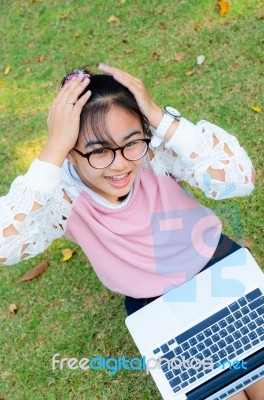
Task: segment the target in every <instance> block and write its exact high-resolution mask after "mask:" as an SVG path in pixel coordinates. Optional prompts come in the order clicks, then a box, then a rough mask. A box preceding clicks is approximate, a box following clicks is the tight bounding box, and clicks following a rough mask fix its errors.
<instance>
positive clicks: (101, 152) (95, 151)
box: [93, 148, 109, 155]
mask: <svg viewBox="0 0 264 400" xmlns="http://www.w3.org/2000/svg"><path fill="white" fill-rule="evenodd" d="M108 151H109V150H108V149H104V148H102V149H98V150H94V151H93V154H98V155H100V154H106V153H108Z"/></svg>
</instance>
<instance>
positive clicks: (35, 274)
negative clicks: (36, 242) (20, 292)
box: [20, 260, 48, 282]
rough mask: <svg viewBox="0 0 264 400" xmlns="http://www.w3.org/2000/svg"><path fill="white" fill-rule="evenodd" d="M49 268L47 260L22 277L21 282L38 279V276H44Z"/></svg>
mask: <svg viewBox="0 0 264 400" xmlns="http://www.w3.org/2000/svg"><path fill="white" fill-rule="evenodd" d="M47 268H48V261H47V260H45V261H43V262H42V263H41V264H39V265H37V266H36V267H34V268H32V269H31V270H29V271H28V272H27V273H26V274H25V275H24V276H22V278H21V279H20V282H26V281H30V280H31V279H35V278H37V277H38V276H40V275H42V274H43V273H44V272H45V271H46V269H47Z"/></svg>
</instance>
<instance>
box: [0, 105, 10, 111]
mask: <svg viewBox="0 0 264 400" xmlns="http://www.w3.org/2000/svg"><path fill="white" fill-rule="evenodd" d="M0 108H1V110H7V109H8V106H7V105H6V104H2V105H1V106H0Z"/></svg>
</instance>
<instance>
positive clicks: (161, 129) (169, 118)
mask: <svg viewBox="0 0 264 400" xmlns="http://www.w3.org/2000/svg"><path fill="white" fill-rule="evenodd" d="M163 112H164V115H163V118H162V120H161V121H160V124H159V126H158V127H157V129H156V131H155V134H154V136H153V138H152V140H151V144H152V146H153V147H158V146H159V145H160V144H161V142H162V141H163V140H164V136H165V135H166V133H167V131H168V129H169V127H170V126H171V124H172V123H173V121H175V120H177V121H179V120H180V119H181V117H182V115H181V113H180V111H178V110H177V109H176V108H173V107H170V106H166V107H164V108H163Z"/></svg>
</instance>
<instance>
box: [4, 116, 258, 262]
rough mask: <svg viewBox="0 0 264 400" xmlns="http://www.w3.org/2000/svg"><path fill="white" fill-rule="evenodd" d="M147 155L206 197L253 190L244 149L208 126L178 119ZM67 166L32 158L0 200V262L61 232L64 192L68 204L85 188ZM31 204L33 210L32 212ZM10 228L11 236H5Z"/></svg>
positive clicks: (38, 248) (33, 251) (24, 254)
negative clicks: (167, 136) (217, 175)
mask: <svg viewBox="0 0 264 400" xmlns="http://www.w3.org/2000/svg"><path fill="white" fill-rule="evenodd" d="M153 133H155V132H153ZM226 150H228V152H226ZM153 152H154V157H153V159H152V160H150V159H149V158H148V159H146V162H145V167H148V168H152V169H153V170H154V172H155V173H156V174H158V175H164V174H171V175H173V176H174V177H176V179H177V180H184V181H186V182H188V183H189V184H190V185H192V186H196V187H198V188H200V189H201V190H202V191H203V192H204V194H205V196H206V197H210V198H213V199H215V200H220V199H226V198H231V197H236V196H246V195H248V194H250V193H251V192H252V190H253V188H254V184H253V182H252V171H253V167H252V163H251V161H250V159H249V157H248V156H247V154H246V152H245V151H244V149H243V148H242V147H241V146H240V145H239V142H238V141H237V139H236V138H235V137H234V136H232V135H230V134H229V133H227V132H226V131H224V130H223V129H221V128H219V127H218V126H216V125H213V124H211V123H209V122H206V121H200V122H198V124H197V125H194V124H192V123H191V122H189V121H187V120H186V119H184V118H182V119H181V122H180V124H179V127H178V128H177V130H176V133H175V134H174V135H173V136H172V138H171V139H170V140H169V141H168V142H166V143H162V144H161V145H160V146H159V147H158V148H156V149H153ZM67 163H68V161H67V162H66V163H65V164H64V166H63V168H59V167H57V166H55V165H53V164H50V163H48V162H44V161H40V160H38V159H36V160H35V161H33V163H32V164H31V166H30V168H29V171H28V172H27V173H26V174H25V175H24V176H18V177H17V178H16V179H15V180H14V182H13V183H12V185H11V188H10V191H9V193H8V194H7V195H6V196H3V197H0V262H1V263H3V264H7V265H8V264H15V263H18V262H19V261H21V260H22V259H26V258H30V257H34V256H35V255H37V254H39V253H41V252H43V251H44V250H45V249H46V248H47V247H48V246H49V245H50V244H51V242H52V241H53V240H54V239H56V238H59V237H61V236H62V235H63V234H64V232H65V230H66V223H67V218H68V216H69V215H70V212H71V208H72V203H70V202H69V201H67V200H66V199H65V198H64V193H66V194H67V195H68V197H69V198H70V199H71V201H72V202H74V200H75V199H76V198H77V197H78V194H79V193H80V192H81V191H83V190H86V189H87V187H86V186H85V185H84V184H83V183H82V181H81V180H80V179H75V178H74V177H73V176H72V174H71V173H70V172H69V171H70V169H69V165H67ZM210 167H211V168H213V169H216V170H222V171H223V172H224V175H223V176H224V180H223V181H220V180H217V179H214V178H213V177H212V175H211V174H210V173H208V168H210ZM211 168H210V171H212V170H211ZM89 192H90V194H91V190H89ZM94 195H95V194H94ZM98 197H100V196H98V195H97V201H98ZM101 200H103V199H101ZM104 201H105V200H104ZM36 204H37V205H38V209H37V210H34V211H32V209H33V206H34V209H35V208H36ZM119 206H120V204H119ZM121 206H122V204H121ZM109 207H111V205H110V204H109ZM10 226H12V227H13V228H15V232H16V233H15V234H12V235H7V234H6V229H7V228H8V227H10Z"/></svg>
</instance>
